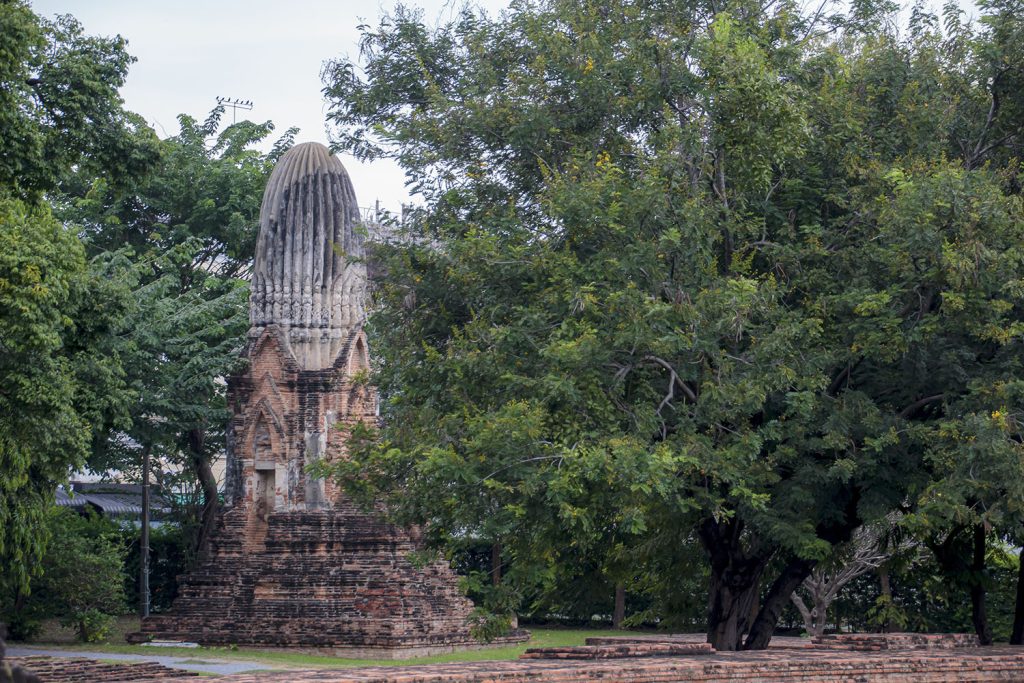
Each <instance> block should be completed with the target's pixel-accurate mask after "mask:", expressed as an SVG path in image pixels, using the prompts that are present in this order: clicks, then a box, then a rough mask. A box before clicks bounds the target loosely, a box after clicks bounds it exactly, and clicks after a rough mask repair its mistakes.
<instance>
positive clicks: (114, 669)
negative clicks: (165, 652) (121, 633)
mask: <svg viewBox="0 0 1024 683" xmlns="http://www.w3.org/2000/svg"><path fill="white" fill-rule="evenodd" d="M8 659H9V661H10V662H11V663H13V664H18V665H20V666H21V667H22V668H24V669H26V670H27V671H30V672H32V673H34V674H35V675H36V676H38V677H39V681H40V683H87V682H96V681H135V682H138V683H142V682H143V681H162V680H166V679H170V678H173V679H175V680H179V681H181V680H192V681H193V683H194V677H195V676H198V675H199V674H196V673H190V672H185V671H181V670H180V669H172V668H170V667H166V666H163V665H161V664H157V663H156V662H126V663H123V664H122V663H109V662H100V661H97V660H95V659H85V658H84V657H48V656H45V655H33V656H31V657H9V658H8Z"/></svg>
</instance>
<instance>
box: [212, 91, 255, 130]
mask: <svg viewBox="0 0 1024 683" xmlns="http://www.w3.org/2000/svg"><path fill="white" fill-rule="evenodd" d="M217 104H222V105H224V106H225V107H231V123H232V124H235V123H238V110H239V109H244V110H245V111H252V100H234V99H231V98H230V97H220V96H219V95H218V96H217Z"/></svg>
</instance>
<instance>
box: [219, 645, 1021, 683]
mask: <svg viewBox="0 0 1024 683" xmlns="http://www.w3.org/2000/svg"><path fill="white" fill-rule="evenodd" d="M218 680H219V681H222V682H223V683H266V682H267V681H274V680H282V678H281V672H274V673H265V674H260V673H256V674H240V675H237V676H228V677H225V678H222V679H218ZM287 680H288V681H289V682H290V683H528V682H529V683H536V682H537V681H543V682H544V683H579V682H585V681H599V682H600V683H681V682H683V681H687V682H692V683H991V682H994V681H1016V682H1018V683H1019V682H1020V681H1024V650H1022V648H1019V647H1017V648H1014V647H992V648H975V649H964V650H959V651H956V652H955V653H954V652H952V651H950V650H945V651H941V650H932V651H927V650H919V651H910V652H897V651H890V652H885V653H882V652H843V653H838V652H834V651H829V650H819V649H817V648H808V649H803V650H790V649H780V650H768V651H761V652H723V653H717V654H713V655H709V656H704V657H653V658H649V659H605V660H597V661H586V662H581V661H560V660H539V659H532V660H517V661H512V662H463V663H458V664H455V663H453V664H431V665H425V666H395V667H366V668H353V669H336V670H319V671H289V672H288V674H287Z"/></svg>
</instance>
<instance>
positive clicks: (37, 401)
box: [0, 199, 127, 591]
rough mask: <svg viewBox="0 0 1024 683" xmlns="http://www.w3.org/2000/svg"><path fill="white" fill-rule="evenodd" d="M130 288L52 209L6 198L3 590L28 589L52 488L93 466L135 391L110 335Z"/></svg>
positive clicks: (0, 512)
mask: <svg viewBox="0 0 1024 683" xmlns="http://www.w3.org/2000/svg"><path fill="white" fill-rule="evenodd" d="M126 294H127V292H126V291H125V290H124V289H123V288H122V287H121V286H120V285H118V284H116V283H112V282H110V281H108V280H104V279H102V278H101V277H99V275H98V273H95V272H92V271H90V269H89V267H88V264H87V263H86V260H85V254H84V250H83V248H82V246H81V244H80V243H79V241H78V239H77V237H76V236H75V235H74V233H72V232H70V231H69V230H67V229H66V228H65V227H64V226H62V225H61V224H60V223H59V222H57V221H56V220H55V219H54V218H53V217H52V216H51V214H50V211H49V209H47V208H46V207H43V206H39V205H28V204H26V203H24V202H23V201H21V200H18V199H0V386H2V389H0V470H2V471H3V473H4V476H3V477H2V481H0V561H2V564H3V566H4V571H3V573H2V577H0V579H2V582H3V586H2V588H3V589H4V590H5V591H7V590H9V589H13V590H18V589H26V588H27V587H28V580H29V576H30V575H31V574H32V573H33V571H34V570H35V569H36V568H38V566H39V558H40V556H41V554H42V552H43V550H44V548H45V544H46V539H47V535H48V532H47V530H46V525H45V516H46V510H47V508H48V507H49V506H50V505H52V501H53V492H54V490H55V488H56V486H57V484H58V483H59V482H62V481H65V480H66V479H67V476H68V474H69V473H70V471H71V470H72V469H74V468H80V467H82V466H83V465H84V464H85V461H86V458H87V457H88V455H89V449H90V445H91V442H92V439H93V438H94V436H95V435H96V433H97V432H98V431H100V430H102V428H103V426H104V425H107V424H116V423H118V422H119V423H120V424H122V425H123V424H125V422H124V419H125V418H126V412H127V406H126V405H125V404H126V402H127V392H126V387H125V382H124V373H123V371H122V368H121V365H120V363H119V359H118V357H117V356H116V355H110V354H109V353H108V352H109V349H110V345H109V343H108V342H109V336H110V334H111V332H112V330H113V328H114V326H115V325H116V324H117V322H118V321H119V317H120V314H121V313H122V312H123V311H124V308H125V296H126Z"/></svg>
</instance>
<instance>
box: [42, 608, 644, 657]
mask: <svg viewBox="0 0 1024 683" xmlns="http://www.w3.org/2000/svg"><path fill="white" fill-rule="evenodd" d="M65 630H66V629H60V628H59V627H56V628H55V625H52V624H48V625H47V628H46V629H44V631H43V633H42V634H40V637H39V638H37V639H34V640H33V641H32V642H31V643H24V645H26V646H30V647H40V648H47V649H62V650H70V651H75V650H78V651H90V652H110V653H118V654H136V655H143V656H148V657H155V656H160V655H169V656H178V657H188V658H190V659H193V658H195V659H221V660H225V659H227V660H234V661H237V660H241V661H246V662H253V663H255V664H258V665H260V666H265V667H267V668H281V667H288V668H298V667H302V668H339V667H352V666H402V665H408V664H440V663H445V662H477V661H484V660H496V659H497V660H502V659H504V660H507V659H516V658H517V657H519V655H521V654H522V653H523V652H524V651H525V650H526V648H528V647H566V646H571V645H583V644H584V641H585V640H586V639H587V638H590V637H594V636H609V635H629V634H630V633H634V634H635V633H636V632H635V631H632V632H631V631H612V630H597V629H593V630H582V629H560V628H531V629H529V630H530V632H531V634H532V637H531V638H530V640H529V642H527V643H523V644H521V645H515V646H506V647H493V648H484V649H480V650H465V651H462V652H452V653H448V654H442V655H434V656H432V657H417V658H415V659H344V658H341V657H333V656H328V655H316V654H304V653H302V652H296V651H294V650H276V649H266V648H248V647H238V648H234V647H199V648H181V647H151V646H145V645H127V644H124V643H123V642H117V641H118V640H123V636H124V634H125V633H131V632H133V631H137V630H139V621H138V619H137V618H131V617H124V618H122V619H120V620H118V624H117V627H116V628H115V635H114V636H112V638H111V640H110V642H107V643H76V642H74V641H73V633H64V632H63V631H65Z"/></svg>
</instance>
